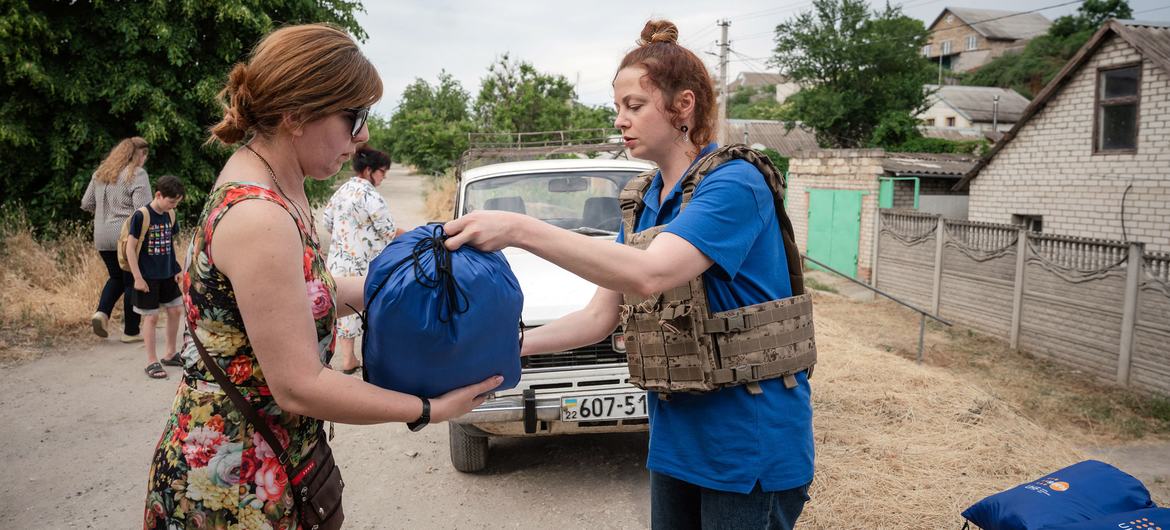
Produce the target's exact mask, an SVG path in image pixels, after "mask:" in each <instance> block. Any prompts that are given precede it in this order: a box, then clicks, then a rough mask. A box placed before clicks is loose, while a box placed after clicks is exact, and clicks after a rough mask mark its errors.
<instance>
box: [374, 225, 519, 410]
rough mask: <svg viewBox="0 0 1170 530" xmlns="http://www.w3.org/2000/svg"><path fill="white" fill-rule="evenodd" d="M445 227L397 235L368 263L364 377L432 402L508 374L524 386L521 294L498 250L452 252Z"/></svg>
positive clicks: (511, 383)
mask: <svg viewBox="0 0 1170 530" xmlns="http://www.w3.org/2000/svg"><path fill="white" fill-rule="evenodd" d="M445 239H446V236H445V234H444V233H443V226H442V225H439V224H430V225H425V226H421V227H418V228H416V229H414V230H411V231H410V232H407V233H405V234H402V235H400V236H398V237H397V238H396V239H395V240H394V242H393V243H391V244H390V245H388V246H387V247H386V249H385V250H383V251H382V254H381V255H379V256H378V257H377V258H374V261H372V262H371V263H370V268H369V272H368V275H367V276H366V285H365V293H364V299H365V301H366V310H365V314H364V318H363V321H364V323H363V326H364V327H365V335H364V337H363V341H362V356H363V357H364V359H363V361H362V365H363V371H362V373H363V377H364V378H365V380H366V381H368V382H370V383H373V384H375V385H377V386H380V387H382V388H387V389H390V390H396V391H398V392H404V393H407V394H412V395H416V396H423V397H427V398H432V397H436V396H439V395H442V394H444V393H446V392H448V391H450V390H454V389H456V388H458V387H462V386H466V385H469V384H472V383H478V382H480V381H483V380H484V379H487V378H489V377H491V376H493V375H497V374H498V375H502V376H504V382H503V384H502V385H500V386H499V387H497V388H496V390H504V389H508V388H512V387H515V386H516V384H517V383H518V382H519V381H520V342H519V333H520V328H519V325H520V311H521V309H523V306H524V295H523V293H522V292H521V291H520V283H519V282H518V281H517V280H516V276H515V275H513V274H512V269H511V267H509V266H508V261H507V260H506V259H504V255H503V254H502V253H500V252H481V251H479V250H476V249H474V248H472V247H470V246H464V247H462V248H460V249H459V250H456V251H454V252H448V251H447V249H446V247H444V246H443V241H444V240H445Z"/></svg>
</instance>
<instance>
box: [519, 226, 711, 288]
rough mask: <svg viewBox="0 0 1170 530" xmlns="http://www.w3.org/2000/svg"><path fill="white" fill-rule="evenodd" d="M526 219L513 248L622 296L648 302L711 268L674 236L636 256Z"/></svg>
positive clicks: (659, 240) (637, 251) (622, 248)
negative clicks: (655, 295)
mask: <svg viewBox="0 0 1170 530" xmlns="http://www.w3.org/2000/svg"><path fill="white" fill-rule="evenodd" d="M526 219H527V220H525V221H522V222H520V223H517V224H518V227H517V228H518V230H517V234H516V236H515V237H516V245H517V246H519V247H521V248H523V249H525V250H528V251H529V252H532V253H533V254H536V255H537V256H540V257H542V258H544V259H546V260H548V261H550V262H552V263H555V264H557V265H559V266H560V267H562V268H564V269H566V270H568V271H569V272H572V273H573V274H576V275H577V276H580V277H582V278H584V279H586V280H589V281H590V282H593V283H594V284H596V285H599V286H601V287H605V288H606V289H609V290H612V291H616V292H620V293H631V294H637V295H639V296H650V295H651V294H653V293H657V292H662V291H664V290H666V289H670V288H673V287H676V286H678V285H682V284H683V283H685V282H686V281H688V280H690V279H691V278H694V277H695V276H698V275H699V274H701V273H702V272H703V271H705V270H707V269H708V268H710V267H711V265H712V263H713V262H712V261H711V260H710V259H709V258H707V257H706V256H704V255H703V254H702V252H699V250H698V249H696V248H695V247H694V246H692V245H691V244H690V243H688V242H687V241H686V240H684V239H682V238H680V237H678V236H675V235H674V234H669V233H662V234H660V235H659V236H658V237H657V238H655V240H654V243H652V244H651V246H650V247H649V248H648V249H647V250H640V249H636V248H633V247H630V246H627V245H615V244H614V243H613V242H612V241H609V240H605V239H597V238H593V237H589V236H585V235H582V234H577V233H574V232H570V231H567V230H563V229H560V228H557V227H555V226H553V225H551V224H548V223H545V222H542V221H539V220H537V219H533V218H526Z"/></svg>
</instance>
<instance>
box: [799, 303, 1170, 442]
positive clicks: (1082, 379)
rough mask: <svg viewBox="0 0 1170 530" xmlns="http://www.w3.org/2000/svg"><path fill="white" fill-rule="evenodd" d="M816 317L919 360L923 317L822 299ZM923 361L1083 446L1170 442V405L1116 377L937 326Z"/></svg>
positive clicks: (931, 328)
mask: <svg viewBox="0 0 1170 530" xmlns="http://www.w3.org/2000/svg"><path fill="white" fill-rule="evenodd" d="M816 311H817V314H818V316H823V317H825V318H826V319H828V320H829V321H830V322H841V323H845V322H847V323H848V324H849V330H850V333H851V334H852V335H853V336H854V337H856V338H857V339H858V340H859V341H861V342H863V343H865V344H868V345H871V346H873V347H875V348H877V349H880V350H883V351H886V352H890V353H894V354H897V355H899V356H901V357H904V358H906V359H914V358H915V357H916V356H917V349H918V315H917V314H916V313H914V312H912V311H910V310H908V309H905V308H903V307H901V306H898V305H897V304H894V303H893V302H889V301H882V302H875V303H856V302H851V301H847V300H844V299H842V298H840V297H837V296H833V295H823V296H820V297H819V298H818V305H817V307H816ZM819 333H820V330H818V335H819ZM923 357H924V362H925V364H927V365H933V366H939V367H944V368H946V369H947V371H949V372H951V373H953V374H955V375H956V376H957V377H959V378H960V379H962V380H963V381H964V383H965V384H968V385H973V386H975V387H977V388H979V389H980V390H982V391H984V392H986V393H988V394H990V395H991V396H994V397H996V398H998V399H1000V400H1002V401H1004V402H1006V403H1010V404H1011V405H1012V406H1013V407H1014V408H1015V409H1016V410H1017V411H1019V412H1020V413H1021V414H1022V415H1024V416H1025V417H1026V418H1028V419H1029V420H1031V421H1034V422H1036V423H1037V424H1039V425H1041V426H1043V427H1045V428H1047V429H1050V430H1053V431H1055V432H1062V433H1063V434H1064V435H1065V436H1068V437H1071V438H1072V440H1071V441H1072V442H1073V443H1075V444H1076V445H1078V446H1092V445H1097V444H1109V443H1115V442H1118V441H1130V440H1135V439H1139V438H1144V437H1148V438H1168V437H1170V400H1167V399H1165V398H1158V397H1152V396H1148V395H1146V394H1143V393H1139V392H1136V391H1132V390H1127V389H1123V388H1118V387H1116V386H1112V385H1110V384H1108V383H1107V380H1108V378H1110V377H1112V376H1113V374H1100V375H1102V376H1103V377H1102V378H1098V377H1096V375H1097V374H1088V373H1083V372H1080V371H1078V370H1071V369H1068V368H1064V367H1062V366H1059V365H1056V364H1054V363H1051V362H1048V361H1045V360H1042V359H1037V358H1034V357H1032V356H1029V355H1026V354H1022V353H1019V352H1014V351H1012V350H1011V349H1010V348H1009V347H1008V345H1007V343H1006V342H1005V341H1002V340H999V339H996V338H993V337H989V336H987V335H983V334H981V333H976V332H973V331H970V330H969V329H967V328H963V327H961V326H956V327H954V328H948V327H945V326H942V325H940V324H934V323H928V325H927V331H926V347H925V352H924V355H923Z"/></svg>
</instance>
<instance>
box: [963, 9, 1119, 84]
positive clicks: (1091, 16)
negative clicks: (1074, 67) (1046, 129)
mask: <svg viewBox="0 0 1170 530" xmlns="http://www.w3.org/2000/svg"><path fill="white" fill-rule="evenodd" d="M1132 16H1133V10H1132V9H1130V7H1129V4H1128V3H1127V2H1126V1H1125V0H1085V2H1084V3H1083V4H1081V7H1079V8H1078V9H1077V14H1076V15H1066V16H1063V17H1060V18H1058V19H1056V21H1055V22H1053V23H1052V25H1051V26H1049V27H1048V32H1047V33H1045V34H1044V35H1040V36H1039V37H1036V38H1034V39H1032V40H1031V41H1030V42H1028V45H1027V46H1025V47H1024V50H1023V51H1021V52H1019V53H1008V54H1004V55H1002V56H1000V57H997V58H995V59H993V60H991V62H989V63H987V64H985V65H983V66H982V67H980V68H979V69H978V70H976V71H974V72H972V73H970V74H968V75H965V76H961V77H960V79H961V82H962V83H963V84H964V85H972V86H997V87H1003V88H1011V89H1013V90H1015V91H1016V92H1019V93H1020V94H1023V95H1024V96H1025V97H1028V98H1032V97H1035V95H1036V94H1037V93H1039V92H1040V90H1042V89H1043V88H1044V85H1047V84H1048V82H1049V81H1051V80H1052V78H1053V77H1056V74H1057V73H1059V72H1060V69H1061V68H1064V65H1065V64H1066V63H1068V61H1069V59H1072V57H1073V55H1076V53H1077V51H1078V50H1080V49H1081V46H1084V44H1085V43H1086V42H1088V40H1089V38H1090V37H1092V36H1093V33H1094V32H1096V31H1097V29H1098V28H1100V27H1101V24H1104V23H1105V21H1106V20H1109V19H1110V18H1120V19H1127V18H1130V17H1132Z"/></svg>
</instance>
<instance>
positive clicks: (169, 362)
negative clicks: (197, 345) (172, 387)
mask: <svg viewBox="0 0 1170 530" xmlns="http://www.w3.org/2000/svg"><path fill="white" fill-rule="evenodd" d="M159 362H160V363H162V365H163V366H183V355H182V354H181V353H180V352H175V354H174V355H172V356H170V357H163V358H162V360H161V361H159Z"/></svg>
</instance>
